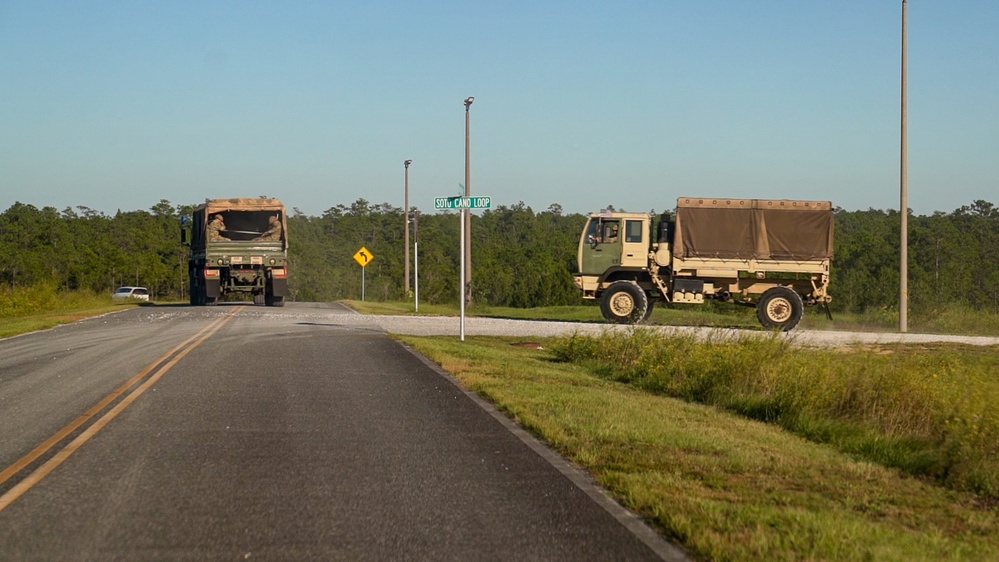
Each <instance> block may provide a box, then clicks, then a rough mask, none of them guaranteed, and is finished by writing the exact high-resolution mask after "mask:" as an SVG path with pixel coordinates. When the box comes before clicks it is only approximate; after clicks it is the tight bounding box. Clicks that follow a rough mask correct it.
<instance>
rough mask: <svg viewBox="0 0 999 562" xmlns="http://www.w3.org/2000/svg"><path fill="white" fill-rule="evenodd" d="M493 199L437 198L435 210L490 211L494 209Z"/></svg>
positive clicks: (475, 197)
mask: <svg viewBox="0 0 999 562" xmlns="http://www.w3.org/2000/svg"><path fill="white" fill-rule="evenodd" d="M492 199H493V198H492V197H479V196H474V195H473V196H471V197H460V196H459V197H436V198H434V209H437V210H440V209H488V208H490V207H492V204H493V202H492Z"/></svg>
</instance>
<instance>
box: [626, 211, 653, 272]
mask: <svg viewBox="0 0 999 562" xmlns="http://www.w3.org/2000/svg"><path fill="white" fill-rule="evenodd" d="M648 231H649V221H648V220H641V219H626V220H625V221H624V229H623V230H622V232H623V233H624V235H623V238H624V245H623V246H622V254H621V265H623V266H625V267H648V265H649V256H648V254H649V242H648Z"/></svg>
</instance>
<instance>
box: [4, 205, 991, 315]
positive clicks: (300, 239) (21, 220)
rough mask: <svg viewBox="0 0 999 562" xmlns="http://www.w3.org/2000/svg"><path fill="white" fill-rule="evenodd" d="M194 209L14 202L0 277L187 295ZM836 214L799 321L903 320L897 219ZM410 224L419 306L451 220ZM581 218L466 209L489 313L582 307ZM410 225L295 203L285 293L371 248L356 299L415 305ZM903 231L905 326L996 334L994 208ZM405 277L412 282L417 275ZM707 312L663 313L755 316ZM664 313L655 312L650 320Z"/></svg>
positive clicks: (454, 255) (940, 214) (929, 218)
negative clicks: (819, 295)
mask: <svg viewBox="0 0 999 562" xmlns="http://www.w3.org/2000/svg"><path fill="white" fill-rule="evenodd" d="M69 203H70V204H71V203H72V202H69ZM194 203H197V202H189V203H187V204H174V203H171V202H170V201H167V200H160V201H159V202H158V203H156V204H154V205H152V206H150V207H149V209H148V210H136V211H118V212H117V213H115V214H113V215H105V214H103V213H101V212H98V211H95V210H94V209H89V208H87V207H82V206H77V207H75V208H74V207H66V208H64V209H63V210H61V211H60V210H57V209H56V208H53V207H43V208H41V209H39V208H37V207H34V206H32V205H30V204H25V203H20V202H18V203H15V204H13V205H11V206H10V207H9V208H8V209H7V210H5V211H3V212H0V285H2V286H6V287H31V286H34V285H39V284H43V285H44V284H51V285H52V286H55V287H59V289H60V290H61V291H93V292H94V293H97V294H103V293H107V292H110V291H113V290H114V289H115V288H116V287H119V286H121V285H141V286H145V287H148V288H149V290H150V293H151V295H152V298H153V300H155V301H157V302H162V301H164V300H173V301H178V302H187V301H188V296H187V294H186V292H187V290H188V279H187V277H188V271H187V257H186V256H187V248H185V247H184V245H183V244H182V243H181V240H180V236H179V233H180V219H181V217H182V216H185V215H187V214H189V213H190V212H191V211H192V209H193V208H194V206H195V205H194ZM285 203H288V204H293V202H290V201H285ZM608 203H613V201H608ZM674 203H675V199H672V198H671V197H663V198H662V199H658V200H656V201H651V200H650V205H652V206H654V207H656V208H657V209H658V212H662V211H664V210H667V209H669V208H671V207H672V206H673V205H674ZM833 203H835V201H833ZM592 210H593V211H598V210H599V209H592ZM618 210H624V209H618ZM631 210H636V209H631ZM638 210H640V211H645V210H646V209H638ZM649 210H650V211H651V210H652V209H649ZM658 212H657V213H656V214H658ZM410 216H411V217H414V215H412V214H411V215H410ZM834 220H835V254H834V256H833V260H832V268H831V271H830V292H831V294H832V296H833V302H832V303H831V308H832V314H833V318H834V321H833V322H829V321H828V320H827V319H826V318H825V317H824V315H823V314H822V313H820V312H818V311H810V313H809V314H807V315H806V320H805V322H806V323H805V325H803V327H805V328H812V327H814V328H820V329H826V328H828V327H833V328H835V329H871V330H876V329H884V328H889V329H890V328H892V327H895V326H898V301H899V298H898V289H899V271H898V263H899V261H898V256H899V253H900V247H899V244H900V238H899V230H900V224H901V221H900V215H899V213H898V212H897V211H893V210H878V209H868V210H864V211H848V210H845V209H841V208H836V209H835V211H834ZM418 222H419V230H418V233H419V253H418V255H417V252H416V248H415V247H414V248H411V250H413V251H412V252H410V262H411V263H410V270H411V272H412V271H415V270H416V269H417V267H416V266H417V265H418V266H419V267H418V271H419V294H420V299H421V309H423V308H424V304H425V305H431V304H447V303H455V302H456V296H457V294H458V284H459V282H460V281H459V275H458V267H459V262H460V256H459V253H460V252H459V250H460V245H459V244H458V238H459V232H460V228H459V223H458V216H457V215H456V214H455V213H453V212H440V213H424V214H421V215H419V221H418ZM585 222H586V217H585V216H584V215H582V214H578V213H566V212H564V211H563V209H562V207H561V206H560V205H559V204H557V203H552V204H551V205H550V206H549V207H548V208H547V209H544V210H538V211H536V210H534V209H532V208H531V207H528V206H527V205H525V204H524V203H515V204H512V205H499V206H498V207H496V208H495V209H489V210H485V211H482V212H481V213H476V214H475V215H474V216H473V217H472V233H473V239H474V243H473V244H472V263H473V264H474V275H473V277H472V283H471V291H472V296H473V300H474V303H475V304H476V306H480V305H481V306H486V307H490V310H492V307H497V308H496V309H495V310H496V311H497V312H496V313H497V314H503V315H506V316H511V317H512V316H514V314H515V313H513V312H506V310H507V309H534V310H544V311H546V314H547V311H549V310H551V311H552V313H554V314H560V313H561V312H560V311H559V309H560V308H561V307H569V308H577V307H581V305H583V304H585V303H584V302H583V301H582V299H581V298H580V295H579V291H578V290H577V289H576V287H575V286H574V285H573V281H572V276H573V271H575V268H576V266H577V264H576V254H577V249H578V243H579V236H580V232H581V230H582V228H583V225H584V224H585ZM405 224H406V223H405V219H404V213H403V209H402V208H400V207H397V206H394V205H391V204H389V203H380V204H373V203H371V202H369V201H366V200H364V199H358V200H356V201H355V202H353V203H351V204H349V205H345V204H337V205H335V206H333V207H330V208H329V209H327V210H326V211H324V212H322V214H321V215H320V216H309V215H306V214H304V213H302V212H300V211H299V210H297V209H294V208H292V209H291V210H290V211H289V216H288V239H289V250H288V251H289V256H290V259H291V263H292V268H291V270H290V288H291V291H292V295H291V298H290V299H289V300H291V301H304V302H332V301H341V300H347V299H353V300H357V299H360V297H361V294H362V275H361V273H362V269H361V267H360V266H359V265H358V264H357V262H355V261H354V260H353V258H352V256H353V255H354V253H355V252H357V251H358V249H359V248H361V247H365V248H367V249H368V251H369V252H370V253H371V254H372V255H373V256H374V257H373V259H372V261H371V263H370V264H369V265H368V266H367V267H365V268H364V269H363V272H364V276H363V280H364V287H365V299H366V300H368V301H379V302H394V301H395V302H398V301H406V300H412V298H413V294H412V293H413V292H415V286H414V284H413V283H410V284H409V287H408V289H409V291H407V286H406V283H405V273H404V271H405V270H406V264H405V258H404V256H405V252H404V239H405V236H404V228H405V226H404V225H405ZM415 226H416V224H414V225H413V227H414V229H413V231H412V232H411V234H412V235H413V236H412V237H411V240H412V241H414V242H415V241H416V234H417V231H416V229H415ZM909 233H910V236H909V256H910V260H909V275H908V289H909V311H908V318H909V326H910V327H911V328H912V329H913V330H921V331H932V332H938V331H939V332H953V331H954V328H955V327H957V328H960V332H959V333H966V334H969V333H970V334H978V335H999V321H997V320H996V317H999V290H997V289H996V288H997V287H999V207H996V206H995V205H993V204H992V203H990V202H988V201H981V200H978V201H973V202H971V204H969V205H963V206H961V207H959V208H957V209H954V210H953V211H937V212H934V213H933V214H931V215H912V216H910V220H909ZM417 258H418V260H417ZM410 280H411V282H415V281H416V279H415V274H414V275H412V276H411V279H410ZM582 308H584V309H585V307H582ZM695 308H697V307H694V306H690V307H688V310H692V309H695ZM702 308H703V310H700V311H697V312H690V313H689V314H688V313H687V312H685V311H684V309H681V308H680V307H677V308H676V309H674V310H667V309H664V311H666V312H665V314H666V320H662V322H665V323H673V322H674V321H675V322H678V323H687V324H691V323H694V322H698V321H700V319H701V318H702V317H703V316H704V315H707V316H708V317H709V320H708V322H709V323H708V324H707V325H711V326H726V325H737V326H742V325H744V324H743V323H744V322H745V323H748V324H750V325H755V324H756V322H755V320H753V319H752V309H749V308H743V307H738V306H731V305H722V306H719V307H716V308H710V307H708V306H705V307H702ZM722 309H728V312H723V311H722ZM954 311H957V312H954ZM811 312H815V313H814V314H812V313H811ZM662 314H663V312H661V311H659V310H657V311H656V316H657V317H661V316H662ZM673 315H678V316H677V317H678V318H680V319H678V320H675V319H674V316H673ZM967 320H971V321H967ZM656 321H660V320H659V319H658V318H657V320H656Z"/></svg>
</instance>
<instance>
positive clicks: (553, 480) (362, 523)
mask: <svg viewBox="0 0 999 562" xmlns="http://www.w3.org/2000/svg"><path fill="white" fill-rule="evenodd" d="M382 322H390V323H392V322H401V321H399V320H397V319H392V318H388V319H373V318H371V317H366V316H362V315H357V314H352V313H350V312H349V311H347V310H345V309H342V308H339V307H337V306H336V305H321V304H305V303H289V305H288V306H287V307H285V308H280V309H278V308H265V307H253V306H245V305H230V306H219V307H207V308H195V307H186V306H176V307H141V308H136V309H129V310H125V311H121V312H118V313H114V314H111V315H106V316H102V317H98V318H94V319H90V320H86V321H82V322H78V323H75V324H72V325H68V326H61V327H59V328H56V329H53V330H48V331H44V332H38V333H33V334H27V335H24V336H20V337H14V338H8V339H5V340H0V470H2V471H3V472H2V473H0V559H2V560H163V559H169V560H657V559H682V553H681V552H680V551H679V550H677V549H675V548H673V547H671V546H670V545H669V544H667V543H666V542H665V541H663V540H662V539H660V538H659V537H658V536H657V535H656V534H655V533H654V532H652V531H651V530H650V529H649V528H648V527H646V526H645V525H644V524H642V523H641V522H640V521H639V520H638V519H637V518H635V517H634V516H632V515H630V514H629V513H627V512H626V511H624V510H623V509H621V508H620V507H619V506H617V504H615V503H613V502H612V501H610V500H608V499H607V497H606V496H605V495H604V494H603V493H602V492H601V491H600V490H599V489H598V488H596V487H595V486H593V484H592V483H591V482H590V481H589V479H588V478H587V477H586V476H585V475H583V474H582V473H580V472H579V471H576V470H575V469H573V468H572V467H570V466H568V465H567V464H566V463H565V462H564V461H562V460H561V459H560V458H559V457H558V456H557V455H554V454H553V453H552V452H551V451H549V450H548V449H546V448H545V447H544V446H542V445H540V444H539V443H537V442H536V441H535V440H533V439H532V438H530V437H529V436H527V435H526V434H524V432H523V431H520V430H519V429H518V428H516V427H515V426H514V425H513V424H512V423H511V422H509V421H508V420H506V419H505V418H503V417H502V416H500V415H498V414H497V413H496V412H495V411H494V410H493V409H492V408H491V407H489V406H488V405H486V404H484V403H483V402H482V401H481V400H478V399H477V398H475V397H474V396H471V395H469V394H468V393H466V392H464V391H463V390H461V389H460V388H459V387H458V386H457V385H455V384H454V383H453V382H452V380H451V379H450V378H449V377H448V376H447V375H446V374H445V373H442V372H440V371H439V370H438V369H437V368H436V367H435V366H433V365H431V364H429V363H427V362H425V361H424V360H423V359H422V358H420V357H418V356H416V355H415V354H413V353H412V352H410V351H409V350H407V349H406V348H405V347H404V346H402V345H400V344H398V343H396V342H394V341H392V340H390V339H388V338H387V337H385V331H386V330H387V329H389V328H387V327H386V326H385V325H383V324H381V323H382ZM456 322H457V320H456V319H429V320H428V319H420V318H415V319H410V320H408V325H409V326H410V329H408V330H397V331H409V332H411V333H441V332H443V333H448V332H449V331H450V332H451V333H456V332H457V325H456ZM472 324H473V323H470V324H469V327H470V333H474V331H475V330H476V329H477V328H474V327H473V326H472ZM522 324H523V323H522ZM527 324H528V325H529V324H530V323H527ZM570 328H571V325H570ZM553 329H554V328H553Z"/></svg>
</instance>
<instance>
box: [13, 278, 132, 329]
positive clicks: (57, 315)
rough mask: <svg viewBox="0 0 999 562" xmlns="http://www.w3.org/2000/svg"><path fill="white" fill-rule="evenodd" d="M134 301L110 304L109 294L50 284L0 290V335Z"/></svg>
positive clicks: (55, 323)
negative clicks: (64, 288)
mask: <svg viewBox="0 0 999 562" xmlns="http://www.w3.org/2000/svg"><path fill="white" fill-rule="evenodd" d="M137 304H138V303H114V302H112V300H111V297H110V295H98V294H95V293H90V292H81V291H58V290H56V289H54V288H52V287H47V286H35V287H30V288H25V289H21V288H16V289H10V288H2V289H0V338H3V337H10V336H14V335H17V334H23V333H26V332H33V331H35V330H45V329H48V328H52V327H54V326H58V325H60V324H68V323H70V322H76V321H77V320H82V319H84V318H89V317H92V316H97V315H99V314H104V313H106V312H111V311H114V310H121V309H122V308H123V307H128V306H136V305H137Z"/></svg>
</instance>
